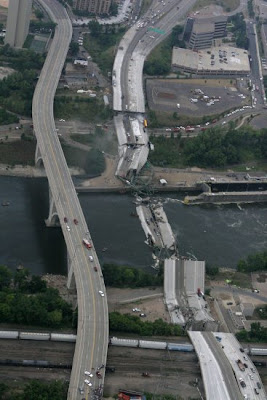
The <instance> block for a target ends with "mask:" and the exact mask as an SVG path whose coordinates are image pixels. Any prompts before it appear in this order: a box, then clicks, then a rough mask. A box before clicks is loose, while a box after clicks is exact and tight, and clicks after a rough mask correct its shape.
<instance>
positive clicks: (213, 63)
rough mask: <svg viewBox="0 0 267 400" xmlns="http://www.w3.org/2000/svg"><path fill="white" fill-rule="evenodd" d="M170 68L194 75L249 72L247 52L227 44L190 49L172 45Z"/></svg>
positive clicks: (242, 73) (238, 74)
mask: <svg viewBox="0 0 267 400" xmlns="http://www.w3.org/2000/svg"><path fill="white" fill-rule="evenodd" d="M172 69H173V70H180V71H182V72H186V73H190V74H195V75H228V76H230V75H231V76H232V75H235V76H244V75H248V74H249V72H250V64H249V58H248V52H247V51H246V50H244V49H239V48H236V47H229V46H218V47H211V48H209V49H206V50H198V51H192V50H188V49H182V48H180V47H174V48H173V50H172Z"/></svg>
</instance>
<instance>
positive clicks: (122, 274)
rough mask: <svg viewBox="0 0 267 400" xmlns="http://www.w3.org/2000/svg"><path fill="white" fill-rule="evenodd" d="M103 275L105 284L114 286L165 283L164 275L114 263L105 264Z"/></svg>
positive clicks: (141, 285)
mask: <svg viewBox="0 0 267 400" xmlns="http://www.w3.org/2000/svg"><path fill="white" fill-rule="evenodd" d="M103 276H104V280H105V284H106V285H107V286H114V287H131V288H133V287H144V286H161V285H162V283H163V278H162V277H159V276H156V275H152V274H148V273H147V272H144V271H142V270H141V269H137V268H130V267H125V266H118V265H114V264H104V265H103Z"/></svg>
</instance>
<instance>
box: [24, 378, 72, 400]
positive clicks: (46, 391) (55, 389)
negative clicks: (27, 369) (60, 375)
mask: <svg viewBox="0 0 267 400" xmlns="http://www.w3.org/2000/svg"><path fill="white" fill-rule="evenodd" d="M67 389H68V388H67V385H66V383H64V382H62V381H53V382H51V383H45V382H40V381H37V380H33V381H31V382H30V383H27V384H26V386H25V388H24V392H23V394H22V396H21V398H20V399H19V400H29V399H30V400H65V399H66V397H67Z"/></svg>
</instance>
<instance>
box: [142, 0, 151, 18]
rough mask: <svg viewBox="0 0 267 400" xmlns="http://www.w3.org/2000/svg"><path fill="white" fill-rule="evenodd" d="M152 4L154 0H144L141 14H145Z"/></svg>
mask: <svg viewBox="0 0 267 400" xmlns="http://www.w3.org/2000/svg"><path fill="white" fill-rule="evenodd" d="M151 4H152V0H143V1H142V7H141V11H140V15H144V14H145V13H146V12H147V10H148V9H149V7H150V6H151Z"/></svg>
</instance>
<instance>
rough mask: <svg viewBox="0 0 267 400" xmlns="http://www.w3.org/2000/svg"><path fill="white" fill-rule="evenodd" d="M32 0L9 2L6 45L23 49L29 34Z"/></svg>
mask: <svg viewBox="0 0 267 400" xmlns="http://www.w3.org/2000/svg"><path fill="white" fill-rule="evenodd" d="M31 11H32V0H9V6H8V14H7V28H6V36H5V44H9V45H10V46H11V47H19V48H20V47H23V44H24V42H25V39H26V37H27V35H28V32H29V25H30V17H31Z"/></svg>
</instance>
